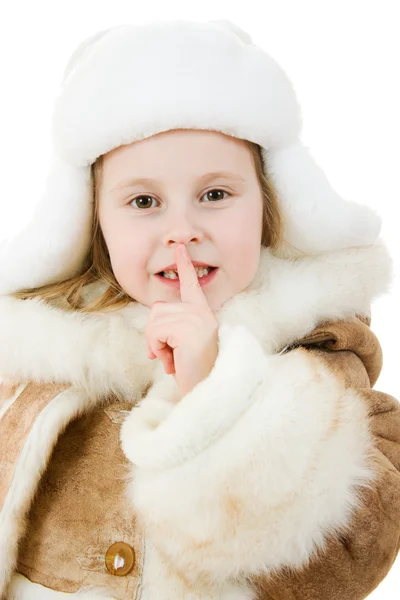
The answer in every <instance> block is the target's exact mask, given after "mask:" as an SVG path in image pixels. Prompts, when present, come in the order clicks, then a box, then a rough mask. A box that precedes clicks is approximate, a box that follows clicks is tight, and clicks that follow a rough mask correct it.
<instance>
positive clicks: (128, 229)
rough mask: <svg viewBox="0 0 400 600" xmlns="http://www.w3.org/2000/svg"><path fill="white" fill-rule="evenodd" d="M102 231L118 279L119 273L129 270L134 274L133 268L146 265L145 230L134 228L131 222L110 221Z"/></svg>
mask: <svg viewBox="0 0 400 600" xmlns="http://www.w3.org/2000/svg"><path fill="white" fill-rule="evenodd" d="M102 231H103V235H104V239H105V242H106V245H107V248H108V252H109V254H110V260H111V265H112V268H113V271H114V273H115V275H116V276H117V277H118V273H121V272H122V273H123V272H125V271H126V270H127V269H129V270H130V271H131V272H132V270H133V268H135V267H137V266H138V265H140V264H145V263H146V260H147V258H148V257H147V254H146V246H145V236H144V235H143V228H137V227H135V228H133V227H132V223H129V221H128V222H126V221H121V222H119V221H118V220H114V221H111V220H109V221H108V222H107V224H106V226H105V227H102Z"/></svg>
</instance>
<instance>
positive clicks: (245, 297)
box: [0, 244, 392, 399]
mask: <svg viewBox="0 0 400 600" xmlns="http://www.w3.org/2000/svg"><path fill="white" fill-rule="evenodd" d="M391 279H392V259H391V257H390V256H389V254H388V251H387V249H386V247H385V246H384V245H383V244H379V245H376V246H367V247H365V248H347V249H344V250H340V251H335V252H331V253H326V254H321V255H319V256H307V257H305V258H303V259H299V260H296V261H288V260H285V259H281V258H277V257H276V256H274V255H273V253H272V252H271V251H270V250H269V249H268V248H264V247H263V248H261V258H260V266H259V269H258V272H257V274H256V276H255V278H254V280H253V281H252V282H251V284H250V285H249V286H248V288H247V289H246V290H244V291H243V292H241V293H239V294H237V295H236V296H234V297H233V298H231V299H230V300H228V301H227V302H226V303H225V304H224V305H223V306H222V308H221V309H220V310H219V311H218V312H217V315H216V316H217V319H218V321H219V323H220V324H221V325H222V324H231V325H234V324H242V325H244V326H245V327H246V328H248V329H249V330H250V331H251V332H252V333H253V335H254V336H255V337H256V338H257V339H258V340H259V341H260V343H261V345H262V347H263V349H264V351H265V352H267V353H274V352H277V351H278V350H279V349H280V348H282V347H283V346H285V345H286V344H288V343H290V342H291V341H293V340H295V339H297V338H299V337H301V336H304V335H306V334H307V333H309V332H310V331H311V330H312V329H313V328H314V327H316V326H317V325H318V324H319V323H320V322H321V321H322V320H325V319H335V320H337V319H346V318H352V317H354V315H356V314H361V315H367V316H369V314H370V308H371V303H372V302H373V301H374V300H375V298H377V297H379V296H381V295H382V294H384V293H386V292H387V291H388V289H389V284H390V283H391ZM93 293H96V292H95V291H94V292H93ZM149 314H150V309H149V308H148V307H146V306H143V305H142V304H139V303H132V304H131V305H129V306H127V307H126V308H124V309H121V310H119V311H116V312H110V313H104V314H86V315H83V314H80V313H77V312H69V313H68V312H65V311H64V310H62V309H60V308H58V307H55V306H54V307H53V306H52V307H50V306H48V305H46V304H45V303H44V302H43V301H41V300H39V299H30V300H25V301H19V300H16V299H15V298H11V297H8V296H5V297H0V339H1V340H2V344H0V375H3V376H5V377H10V378H12V379H16V380H17V381H18V380H22V381H25V380H27V379H28V380H29V379H35V380H38V381H56V382H71V383H72V384H73V385H79V386H81V387H83V388H84V389H85V390H86V391H87V392H88V393H89V394H91V395H95V396H96V397H99V396H103V395H105V394H107V393H110V392H113V393H116V394H117V395H119V396H121V397H125V398H126V397H129V398H130V399H135V398H136V399H139V398H140V397H141V395H142V394H143V391H144V389H145V387H146V385H147V384H148V383H149V382H151V381H154V380H155V379H157V378H158V376H159V373H160V369H159V368H158V367H157V365H156V364H155V362H154V361H150V360H149V359H148V358H147V347H146V341H145V335H144V332H145V327H146V323H147V319H148V316H149Z"/></svg>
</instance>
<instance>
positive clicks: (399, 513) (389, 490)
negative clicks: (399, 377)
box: [255, 321, 400, 600]
mask: <svg viewBox="0 0 400 600" xmlns="http://www.w3.org/2000/svg"><path fill="white" fill-rule="evenodd" d="M369 325H370V322H366V323H364V324H362V323H360V322H357V321H356V322H338V323H327V324H326V325H325V326H321V327H319V328H317V329H316V330H315V332H314V333H313V335H312V336H310V337H309V338H308V339H304V340H302V341H300V342H299V344H304V346H303V347H304V348H307V350H308V351H309V352H310V353H312V354H313V355H314V356H316V357H317V358H318V359H319V360H321V361H323V362H324V363H325V364H326V365H327V366H328V368H329V369H330V370H331V371H332V373H333V374H334V375H335V376H336V377H340V378H342V380H343V381H344V382H345V385H346V386H348V387H353V388H355V389H357V392H358V395H359V397H360V398H361V399H362V400H363V402H364V404H365V406H366V408H367V410H368V417H369V423H370V430H371V433H372V436H373V442H374V452H373V456H372V457H371V461H372V463H373V465H374V469H375V471H376V474H377V476H376V480H375V482H374V484H373V486H372V488H371V489H368V488H366V489H363V490H362V495H361V506H360V507H359V508H358V509H357V510H356V511H355V513H354V514H353V516H352V519H351V520H350V523H349V526H348V528H347V531H346V532H344V533H341V534H331V535H330V536H328V538H327V543H326V547H325V549H324V551H317V552H316V553H315V554H314V555H313V556H312V557H311V559H310V561H309V563H308V564H306V565H305V566H304V567H303V568H300V569H288V568H282V569H281V570H280V571H278V572H276V573H274V575H273V576H272V575H269V576H260V577H259V578H257V579H256V580H255V581H256V585H257V589H258V596H257V597H258V598H260V599H262V600H321V598H324V599H328V598H329V600H342V599H343V598H346V600H362V599H364V598H367V597H368V596H369V595H370V594H371V593H372V591H373V590H374V589H375V588H376V587H377V586H378V585H379V584H380V583H381V582H382V580H383V579H384V578H385V577H386V575H387V574H388V572H389V571H390V569H391V567H392V566H393V564H394V562H395V560H396V557H397V556H398V553H399V550H400V403H399V402H398V400H397V399H396V398H394V397H393V396H391V395H389V394H386V393H384V392H380V391H378V390H375V389H372V388H373V387H374V385H375V383H376V381H377V380H378V377H379V374H380V372H381V368H382V351H381V346H380V344H379V341H378V339H377V338H376V336H375V335H374V333H373V332H372V331H371V330H370V328H369Z"/></svg>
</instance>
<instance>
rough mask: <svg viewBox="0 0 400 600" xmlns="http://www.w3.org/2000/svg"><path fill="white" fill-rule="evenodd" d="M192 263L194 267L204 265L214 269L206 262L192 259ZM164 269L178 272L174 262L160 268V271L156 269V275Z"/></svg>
mask: <svg viewBox="0 0 400 600" xmlns="http://www.w3.org/2000/svg"><path fill="white" fill-rule="evenodd" d="M192 265H193V266H194V267H204V268H207V269H215V267H214V266H213V265H207V264H206V263H203V262H198V261H197V260H192ZM164 271H176V272H178V267H177V265H176V263H174V264H173V265H168V266H167V267H164V268H163V269H161V271H158V272H157V273H156V275H160V274H161V273H164Z"/></svg>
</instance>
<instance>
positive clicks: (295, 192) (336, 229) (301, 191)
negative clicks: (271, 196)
mask: <svg viewBox="0 0 400 600" xmlns="http://www.w3.org/2000/svg"><path fill="white" fill-rule="evenodd" d="M263 157H264V162H265V165H266V170H267V171H268V173H267V176H268V177H270V178H271V180H272V182H273V184H274V187H275V189H276V190H277V193H278V200H279V207H280V209H281V213H282V217H283V221H284V233H283V237H284V239H285V240H289V239H290V243H291V244H293V246H289V245H288V244H285V243H283V245H282V247H281V249H280V250H278V251H277V252H275V254H276V255H279V256H280V257H281V258H293V257H295V256H299V255H301V253H306V254H311V255H313V254H314V255H315V254H321V253H323V252H330V251H334V250H339V249H343V248H350V247H356V246H368V245H372V244H375V243H376V241H377V239H378V237H379V235H380V231H381V227H382V219H381V217H380V215H379V214H378V213H377V212H376V211H374V210H373V209H372V208H370V207H369V206H365V205H361V204H357V203H356V202H353V201H350V200H345V199H344V198H342V197H341V196H339V194H338V193H337V192H335V190H334V189H333V188H332V187H331V185H330V183H329V180H328V178H327V177H326V175H325V173H324V171H323V170H322V169H321V168H320V167H319V166H318V165H317V164H316V162H315V161H314V159H313V157H312V156H311V154H310V152H309V150H308V148H306V147H305V146H304V145H303V144H302V142H301V141H297V142H296V143H295V144H293V145H291V146H288V147H285V148H282V149H276V150H273V151H272V150H271V151H267V150H266V149H265V148H263ZM295 248H298V249H299V250H300V254H299V253H297V254H296V252H295Z"/></svg>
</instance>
